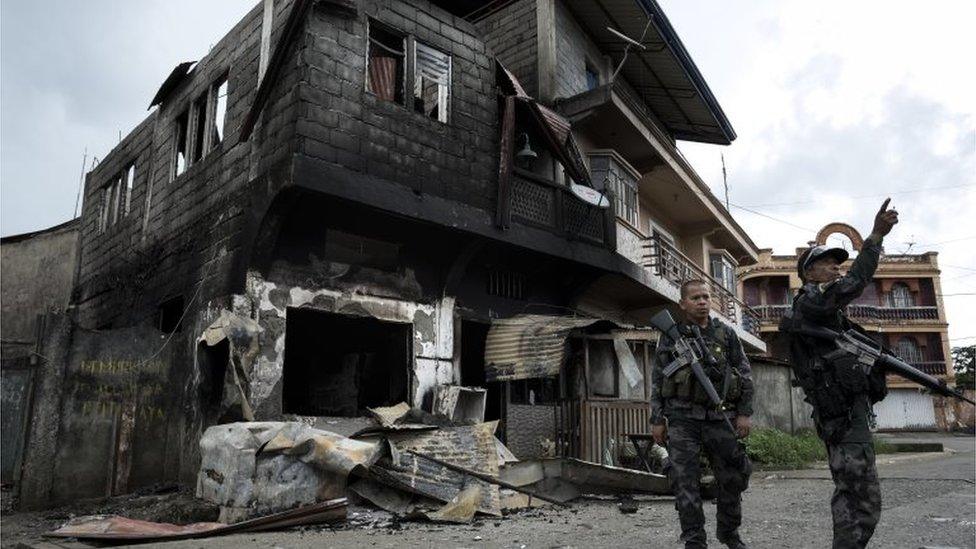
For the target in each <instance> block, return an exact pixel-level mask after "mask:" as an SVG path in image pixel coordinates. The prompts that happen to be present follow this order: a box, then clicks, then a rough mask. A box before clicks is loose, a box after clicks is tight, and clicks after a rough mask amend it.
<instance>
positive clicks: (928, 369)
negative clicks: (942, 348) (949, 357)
mask: <svg viewBox="0 0 976 549" xmlns="http://www.w3.org/2000/svg"><path fill="white" fill-rule="evenodd" d="M909 364H911V365H912V366H914V367H915V369H917V370H921V371H923V372H925V373H926V374H929V375H931V376H944V375H946V363H945V361H944V360H927V361H923V362H909Z"/></svg>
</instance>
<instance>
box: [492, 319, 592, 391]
mask: <svg viewBox="0 0 976 549" xmlns="http://www.w3.org/2000/svg"><path fill="white" fill-rule="evenodd" d="M597 322H600V319H598V318H581V317H569V316H550V315H518V316H514V317H512V318H505V319H500V320H496V321H494V322H492V324H491V328H490V329H489V330H488V339H487V340H486V342H485V379H486V380H487V381H511V380H516V379H530V378H536V377H552V376H555V375H558V374H559V370H560V368H561V367H562V364H563V361H564V360H565V358H566V347H567V344H566V338H567V337H569V333H570V332H571V331H572V330H574V329H576V328H583V327H586V326H589V325H591V324H595V323H597Z"/></svg>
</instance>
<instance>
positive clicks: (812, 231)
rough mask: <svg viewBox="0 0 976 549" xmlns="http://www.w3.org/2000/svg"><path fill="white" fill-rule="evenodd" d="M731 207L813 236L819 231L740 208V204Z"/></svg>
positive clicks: (743, 207)
mask: <svg viewBox="0 0 976 549" xmlns="http://www.w3.org/2000/svg"><path fill="white" fill-rule="evenodd" d="M730 206H732V207H733V208H739V209H740V210H744V211H747V212H749V213H751V214H755V215H758V216H760V217H765V218H766V219H770V220H772V221H776V222H778V223H782V224H784V225H789V226H790V227H795V228H797V229H800V230H803V231H808V232H810V233H811V234H816V232H817V229H811V228H809V227H801V226H800V225H797V224H796V223H790V222H789V221H785V220H782V219H779V218H776V217H773V216H771V215H766V214H764V213H762V212H757V211H756V210H752V209H749V208H746V207H745V206H740V205H738V204H730Z"/></svg>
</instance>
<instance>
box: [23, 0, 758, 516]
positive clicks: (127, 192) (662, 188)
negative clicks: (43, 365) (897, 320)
mask: <svg viewBox="0 0 976 549" xmlns="http://www.w3.org/2000/svg"><path fill="white" fill-rule="evenodd" d="M482 4H486V3H483V2H482V3H478V2H449V1H446V0H445V1H441V2H426V1H424V0H390V1H385V2H379V1H372V0H364V1H360V2H349V1H345V0H319V1H317V2H313V1H311V0H273V1H272V0H265V1H264V2H263V3H261V4H259V5H258V6H256V7H255V8H254V9H253V10H252V11H251V12H250V13H249V14H248V15H247V16H246V17H245V18H244V19H243V20H242V21H241V22H240V23H239V24H238V25H237V26H236V27H235V28H234V29H233V30H231V32H230V33H229V34H228V35H227V36H226V37H224V38H223V39H222V40H221V41H220V42H218V43H217V44H216V45H215V46H214V47H213V49H212V50H211V51H210V52H209V53H208V54H207V55H206V56H205V57H204V58H203V59H201V60H200V61H198V62H196V63H195V64H194V63H183V64H181V65H179V66H177V67H176V69H174V71H173V72H172V74H170V76H169V77H168V78H167V79H166V81H165V82H164V83H163V84H162V86H161V88H160V89H159V92H158V93H157V94H156V97H155V98H154V99H153V100H152V102H151V103H152V106H155V107H156V108H155V110H153V112H152V113H151V114H150V115H149V117H148V118H147V119H146V120H145V121H144V122H143V123H142V124H140V125H139V126H138V127H137V128H136V129H134V130H133V131H132V132H131V133H130V134H129V135H128V136H126V137H125V138H124V139H123V140H122V141H121V142H120V143H119V144H118V146H116V147H115V149H114V150H113V151H112V152H111V153H109V154H108V155H107V156H106V157H105V158H104V159H103V160H102V161H101V163H100V164H99V165H98V167H97V168H96V169H94V170H93V171H92V172H91V173H89V174H88V176H87V180H86V184H85V190H84V205H83V210H82V217H81V225H80V230H81V248H80V249H81V251H80V267H79V274H78V278H77V282H76V284H75V287H74V292H73V301H72V304H73V306H74V310H73V313H72V316H71V318H64V317H62V318H60V320H59V322H60V324H57V326H58V328H59V330H51V331H50V334H49V335H48V336H47V338H46V340H45V347H44V349H43V350H44V352H45V354H46V356H48V357H49V358H50V360H51V367H50V368H48V369H47V370H46V371H45V373H44V375H43V376H42V379H40V380H39V381H38V383H39V387H40V388H41V389H42V394H44V395H47V397H46V398H47V399H48V400H47V405H46V406H44V407H42V409H38V408H37V407H36V406H35V414H34V420H33V421H32V424H31V426H30V432H31V439H30V440H31V441H30V444H29V454H31V455H29V456H28V460H27V463H29V465H30V466H29V467H27V468H25V471H24V473H23V482H22V484H23V486H24V488H23V490H22V501H23V503H24V505H25V506H39V505H45V504H47V503H49V502H59V501H67V500H72V499H76V498H80V497H90V496H98V495H109V494H114V493H121V492H125V491H129V490H133V489H136V488H139V487H141V486H147V485H151V484H153V483H157V482H163V481H175V480H180V481H184V482H192V481H193V479H194V478H195V475H196V472H197V467H198V463H199V449H198V441H199V437H200V434H201V433H202V432H203V430H204V429H205V428H206V427H208V426H209V425H213V424H215V423H218V422H223V421H232V420H238V419H252V418H253V419H257V420H280V419H284V418H302V419H303V420H306V421H309V422H312V423H315V424H319V425H321V426H323V427H324V428H326V429H330V430H334V431H338V432H352V431H353V430H355V429H356V428H358V426H361V425H362V423H363V418H364V416H366V408H367V407H376V406H384V405H390V404H395V403H397V402H400V401H407V402H409V403H410V404H412V405H414V406H422V407H425V408H428V409H429V408H430V406H431V404H432V400H433V398H434V394H435V388H436V387H437V386H439V385H448V384H465V385H479V386H483V387H485V388H486V389H487V399H488V400H487V406H486V411H485V416H486V419H489V420H492V419H497V420H500V430H499V436H500V437H501V438H503V439H505V440H506V441H507V442H509V443H510V444H511V445H512V446H513V450H517V453H518V454H520V455H523V456H529V455H537V454H539V453H542V452H549V451H555V452H557V453H562V454H567V455H579V456H584V457H588V458H590V459H598V456H599V455H600V454H601V452H602V451H603V449H604V447H605V446H606V445H607V444H608V442H607V441H608V440H609V439H611V438H613V439H616V440H617V441H618V442H621V443H622V442H623V437H622V435H623V434H624V433H625V432H628V431H636V432H646V430H647V428H648V425H647V421H646V418H647V408H648V404H647V387H648V385H647V383H646V380H647V379H648V375H649V365H648V357H649V355H650V352H651V351H652V347H651V345H650V343H651V342H653V340H654V338H655V336H654V334H653V332H652V331H651V330H649V329H647V328H646V321H647V318H648V317H649V315H650V314H652V313H653V312H655V311H656V310H659V309H660V308H661V307H672V308H673V307H675V305H676V303H677V299H678V286H679V285H680V283H681V282H682V281H684V280H687V279H689V278H701V279H704V280H705V281H706V282H708V284H709V285H710V286H711V288H712V289H713V292H714V294H715V300H714V309H715V313H716V317H717V318H719V319H721V320H722V321H723V322H725V323H727V324H729V325H730V326H732V327H734V328H735V329H736V331H737V332H738V333H739V334H740V336H741V337H742V339H743V341H744V342H745V344H746V346H747V347H748V348H749V349H750V350H751V351H763V350H764V349H765V345H764V343H763V342H762V340H761V339H759V338H758V337H757V336H756V335H755V333H754V332H755V331H756V328H757V327H758V324H757V323H756V322H754V321H753V320H752V319H753V317H751V316H750V315H749V311H748V309H747V308H746V307H745V306H744V305H743V303H742V302H741V301H740V300H739V299H738V297H737V296H736V283H735V279H734V269H735V267H736V265H737V264H749V263H752V262H754V261H755V260H756V258H757V257H758V249H757V248H756V246H755V245H754V244H753V243H752V241H751V240H750V238H749V237H748V235H746V234H745V233H744V232H743V231H742V229H741V228H740V227H739V226H738V225H737V224H736V223H735V221H734V220H733V219H732V218H731V216H730V215H729V213H728V212H727V211H726V210H725V209H724V208H723V207H722V205H721V204H720V202H719V201H718V200H717V199H716V198H715V197H714V196H713V195H712V194H711V193H710V192H709V191H708V188H707V187H706V186H705V184H704V183H703V182H702V181H701V179H700V178H699V177H698V176H697V175H696V174H695V173H694V171H693V170H692V169H691V168H690V166H689V165H688V164H687V163H686V162H685V161H684V160H683V158H682V157H681V155H680V154H679V153H678V151H677V149H676V148H675V140H676V139H686V140H698V141H703V142H710V143H720V144H728V143H730V142H731V140H732V139H733V138H734V133H733V132H732V129H731V127H730V126H729V123H728V121H727V120H726V119H725V116H724V115H723V114H722V111H721V109H720V108H719V106H718V104H717V102H716V101H715V99H714V98H713V97H712V95H711V93H710V92H709V91H708V88H707V86H706V85H705V82H704V80H703V79H702V77H701V75H700V74H699V73H698V70H697V69H696V68H695V66H694V63H693V62H692V61H691V59H690V58H689V56H688V54H687V52H686V51H685V50H684V48H683V47H682V46H681V43H680V40H678V38H677V36H676V35H675V33H674V30H673V29H672V28H671V27H670V25H669V24H668V23H667V19H666V17H664V14H663V13H662V12H661V11H660V8H659V7H658V6H657V5H656V4H655V3H654V2H653V1H650V0H633V1H627V2H618V3H616V4H614V5H613V6H611V7H606V8H605V9H603V8H601V5H602V4H601V3H599V2H585V1H579V2H577V1H573V2H566V3H564V2H554V1H552V0H531V1H529V0H520V1H516V2H512V3H506V2H501V3H499V2H494V3H491V4H490V5H489V7H490V9H475V8H478V6H479V5H482ZM465 15H467V16H468V17H467V18H464V17H463V16H465ZM649 17H651V18H652V23H650V24H649V27H648V32H647V35H646V37H645V40H644V42H645V44H646V46H647V49H646V50H642V51H632V52H631V53H630V55H629V56H628V57H627V61H626V63H625V64H624V65H623V68H622V70H621V71H620V73H619V74H618V75H617V78H616V80H615V81H614V82H612V83H610V76H611V75H612V72H613V70H614V67H616V66H617V64H618V63H619V62H620V60H621V59H622V54H623V46H624V42H623V41H621V40H620V39H619V38H616V37H614V36H613V35H612V34H608V33H607V31H606V29H605V28H606V26H607V25H612V26H614V27H615V28H618V29H620V31H621V32H624V33H626V34H627V35H629V36H634V37H639V36H640V34H641V31H642V30H643V29H644V25H645V24H647V22H648V18H649ZM499 62H500V63H499ZM506 67H507V69H506ZM574 185H575V186H574ZM601 197H603V198H602V201H603V204H602V205H594V204H599V202H600V200H601ZM607 197H609V199H610V200H609V204H608V202H607ZM606 205H609V207H601V206H606ZM52 322H53V320H52ZM65 333H67V334H69V336H68V337H64V334H65ZM54 334H58V335H59V337H54ZM499 342H501V343H499ZM505 342H508V343H510V344H512V345H511V346H509V345H505ZM601 417H602V418H606V420H607V421H605V422H604V423H602V424H600V425H596V423H594V422H596V421H597V419H599V418H601ZM595 429H596V430H595ZM52 432H54V433H57V436H51V435H49V434H48V433H52Z"/></svg>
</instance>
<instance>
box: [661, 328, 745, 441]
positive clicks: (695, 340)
mask: <svg viewBox="0 0 976 549" xmlns="http://www.w3.org/2000/svg"><path fill="white" fill-rule="evenodd" d="M651 326H654V327H655V328H657V329H658V330H660V331H661V332H662V333H664V335H665V336H667V337H668V339H670V340H671V342H672V343H673V344H674V354H675V358H674V360H672V361H671V362H670V363H668V365H667V366H664V377H666V378H670V377H671V376H673V375H674V374H675V372H677V371H678V370H680V369H681V368H684V367H688V368H691V373H692V374H694V376H695V379H696V380H697V381H698V384H699V385H701V387H702V389H704V390H705V394H706V395H708V400H709V401H710V402H711V403H712V406H713V407H714V408H715V409H716V410H719V411H722V404H723V402H722V397H720V396H719V395H718V391H716V390H715V385H713V384H712V380H711V379H709V377H708V374H706V373H705V369H704V368H703V367H702V364H705V365H707V366H709V367H717V366H718V361H717V360H715V357H714V356H712V353H711V351H709V350H708V345H707V344H706V343H705V340H704V339H703V338H702V335H701V330H699V328H698V326H695V325H694V324H692V325H691V334H692V335H691V336H684V335H681V332H679V331H678V323H677V322H675V321H674V317H672V316H671V313H670V312H669V311H668V310H667V309H665V310H662V311H661V312H659V313H657V314H656V315H654V316H653V317H651ZM722 418H723V419H725V423H726V424H727V425H728V426H729V429H732V433H733V434H734V435H736V436H738V433H737V432H736V430H735V427H734V426H733V425H732V422H731V421H729V418H728V416H727V415H725V414H724V413H723V414H722Z"/></svg>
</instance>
